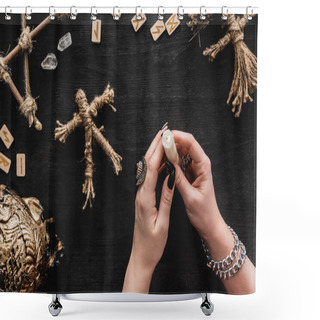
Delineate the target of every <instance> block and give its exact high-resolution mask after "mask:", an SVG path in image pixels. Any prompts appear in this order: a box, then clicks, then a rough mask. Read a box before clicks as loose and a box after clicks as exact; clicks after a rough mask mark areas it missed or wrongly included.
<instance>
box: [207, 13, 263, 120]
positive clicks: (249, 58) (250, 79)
mask: <svg viewBox="0 0 320 320" xmlns="http://www.w3.org/2000/svg"><path fill="white" fill-rule="evenodd" d="M247 22H248V18H247V15H244V16H243V17H242V18H240V17H237V18H236V17H235V16H234V14H230V15H228V19H227V25H228V31H227V34H226V35H225V36H224V37H223V38H221V39H220V40H219V41H218V42H217V43H216V44H213V45H211V46H210V48H206V49H205V50H204V51H203V55H205V56H209V61H211V62H212V61H213V60H214V59H215V57H216V56H217V54H218V53H219V52H220V51H222V50H223V49H224V48H225V46H226V45H227V44H228V43H229V42H230V41H231V42H232V44H233V47H234V76H233V81H232V85H231V89H230V93H229V97H228V100H227V104H228V105H229V104H230V101H231V99H232V98H233V97H234V99H233V101H232V112H235V111H236V113H235V117H237V118H238V117H239V116H240V112H241V109H242V104H243V103H246V102H247V101H248V100H249V101H250V102H252V101H253V99H252V98H251V96H250V95H251V94H253V92H254V90H255V89H256V87H257V57H256V56H255V55H254V54H253V53H252V52H251V51H250V50H249V48H248V47H247V46H246V44H245V43H244V41H243V39H244V33H243V29H244V27H245V25H246V23H247Z"/></svg>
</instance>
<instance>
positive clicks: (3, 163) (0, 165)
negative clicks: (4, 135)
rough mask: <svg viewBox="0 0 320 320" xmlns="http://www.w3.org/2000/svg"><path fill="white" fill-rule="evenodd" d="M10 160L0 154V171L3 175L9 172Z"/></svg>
mask: <svg viewBox="0 0 320 320" xmlns="http://www.w3.org/2000/svg"><path fill="white" fill-rule="evenodd" d="M10 165H11V160H10V159H9V158H7V157H6V156H5V155H4V154H3V153H1V152H0V169H1V170H3V171H4V172H5V173H8V172H9V170H10Z"/></svg>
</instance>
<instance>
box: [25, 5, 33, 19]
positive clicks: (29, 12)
mask: <svg viewBox="0 0 320 320" xmlns="http://www.w3.org/2000/svg"><path fill="white" fill-rule="evenodd" d="M31 14H32V9H31V7H30V6H27V7H26V20H31V18H32V17H31Z"/></svg>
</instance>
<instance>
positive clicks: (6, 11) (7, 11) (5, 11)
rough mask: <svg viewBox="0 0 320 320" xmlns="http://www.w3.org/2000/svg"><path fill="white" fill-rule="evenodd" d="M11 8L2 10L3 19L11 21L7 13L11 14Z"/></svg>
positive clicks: (7, 7)
mask: <svg viewBox="0 0 320 320" xmlns="http://www.w3.org/2000/svg"><path fill="white" fill-rule="evenodd" d="M11 12H12V11H11V8H10V7H9V6H6V7H5V9H4V18H5V19H6V20H11V16H10V14H9V13H11Z"/></svg>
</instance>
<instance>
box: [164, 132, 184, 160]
mask: <svg viewBox="0 0 320 320" xmlns="http://www.w3.org/2000/svg"><path fill="white" fill-rule="evenodd" d="M162 145H163V148H164V152H165V153H166V156H167V158H168V160H169V161H170V162H175V163H177V164H180V157H179V154H178V152H177V147H176V144H175V142H174V139H173V134H172V132H171V131H170V130H169V129H168V130H166V131H165V132H164V133H163V134H162Z"/></svg>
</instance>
